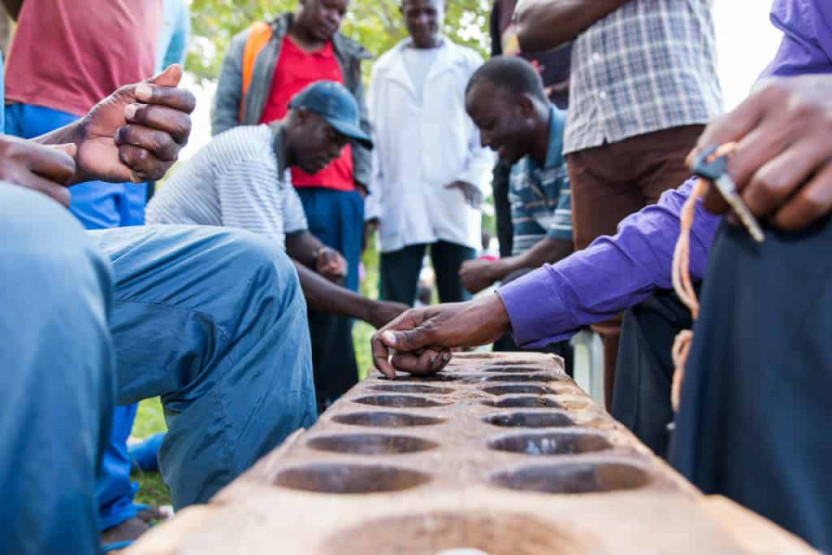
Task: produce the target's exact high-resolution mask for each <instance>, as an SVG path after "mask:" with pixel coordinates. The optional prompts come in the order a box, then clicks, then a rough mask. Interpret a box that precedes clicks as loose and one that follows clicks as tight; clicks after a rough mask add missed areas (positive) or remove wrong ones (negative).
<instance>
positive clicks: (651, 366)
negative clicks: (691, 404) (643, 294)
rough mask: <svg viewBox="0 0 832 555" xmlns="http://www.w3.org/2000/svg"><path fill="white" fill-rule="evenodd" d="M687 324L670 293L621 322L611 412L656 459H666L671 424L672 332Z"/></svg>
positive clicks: (685, 312)
mask: <svg viewBox="0 0 832 555" xmlns="http://www.w3.org/2000/svg"><path fill="white" fill-rule="evenodd" d="M690 326H691V317H690V312H689V311H688V309H687V308H686V307H685V306H684V305H683V304H682V303H681V302H679V300H678V299H677V297H676V294H675V293H674V292H673V291H660V292H659V293H657V294H655V295H653V296H652V297H650V298H648V299H647V300H645V301H643V302H642V303H641V304H639V305H638V306H636V307H634V308H631V309H630V310H628V311H627V312H625V313H624V321H623V323H622V324H621V341H620V344H619V347H618V362H617V364H616V368H615V389H614V392H613V398H612V410H611V413H612V415H613V417H614V418H615V419H616V420H618V421H619V422H621V423H622V424H624V425H625V426H627V428H629V429H630V430H631V431H632V432H633V433H634V434H635V435H636V437H638V438H639V439H640V440H641V442H642V443H644V444H645V445H647V447H649V448H650V449H652V450H653V452H654V453H656V454H657V455H659V456H660V457H665V458H666V457H667V448H668V444H669V439H670V436H669V434H668V431H667V425H668V424H669V423H670V422H672V421H673V408H672V407H671V405H670V389H671V384H672V382H673V360H672V359H671V356H670V350H671V347H672V346H673V340H674V339H675V338H676V334H678V333H679V331H681V330H683V329H690Z"/></svg>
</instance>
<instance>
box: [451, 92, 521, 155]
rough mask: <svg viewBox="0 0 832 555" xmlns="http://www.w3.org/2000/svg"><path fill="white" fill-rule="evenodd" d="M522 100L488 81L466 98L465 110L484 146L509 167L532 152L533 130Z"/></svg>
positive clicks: (469, 93)
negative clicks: (477, 130)
mask: <svg viewBox="0 0 832 555" xmlns="http://www.w3.org/2000/svg"><path fill="white" fill-rule="evenodd" d="M521 99H523V97H519V96H518V95H512V94H511V93H510V92H509V91H507V90H505V89H503V88H500V87H495V86H494V85H493V84H492V83H490V82H488V81H481V82H480V83H478V84H477V85H475V86H474V88H473V89H471V90H470V91H469V92H468V95H467V96H466V97H465V109H466V111H467V112H468V115H469V116H471V119H472V120H473V121H474V124H475V125H476V126H477V127H478V128H479V130H480V140H481V142H482V145H483V146H487V147H490V148H491V149H492V150H494V151H495V152H496V153H497V154H498V155H499V156H500V158H501V159H502V160H504V161H506V162H508V163H509V164H515V163H517V162H518V161H519V160H520V159H521V158H522V157H524V156H526V155H528V154H529V153H530V152H531V151H532V146H531V144H532V142H533V129H532V125H531V124H530V122H529V118H528V114H526V113H525V111H524V108H523V105H522V104H521Z"/></svg>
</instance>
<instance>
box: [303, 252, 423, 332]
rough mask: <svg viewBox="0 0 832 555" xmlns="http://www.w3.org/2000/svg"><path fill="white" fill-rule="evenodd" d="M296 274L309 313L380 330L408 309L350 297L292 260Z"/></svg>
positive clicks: (404, 306)
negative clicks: (337, 316)
mask: <svg viewBox="0 0 832 555" xmlns="http://www.w3.org/2000/svg"><path fill="white" fill-rule="evenodd" d="M293 262H294V264H295V269H296V270H297V271H298V278H299V279H300V286H301V289H303V296H304V297H306V304H307V306H309V308H310V309H312V310H317V311H319V312H327V313H329V314H338V315H339V316H347V317H349V318H355V319H357V320H362V321H364V322H367V323H368V324H370V325H372V326H374V327H376V328H380V327H382V326H384V325H386V324H387V323H389V322H390V321H391V320H393V319H394V318H395V317H397V316H398V315H399V314H401V313H402V312H404V311H405V310H407V308H408V307H407V306H406V305H403V304H399V303H390V302H383V301H376V300H373V299H368V298H367V297H362V296H361V295H359V294H357V293H353V292H352V291H350V290H349V289H347V288H346V287H341V286H340V285H336V284H334V283H332V282H330V281H327V280H326V279H324V278H323V277H321V276H320V275H318V274H316V273H315V272H313V271H312V270H310V269H309V268H307V267H306V266H304V265H303V264H301V263H300V262H298V261H297V260H293Z"/></svg>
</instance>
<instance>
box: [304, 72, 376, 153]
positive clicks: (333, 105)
mask: <svg viewBox="0 0 832 555" xmlns="http://www.w3.org/2000/svg"><path fill="white" fill-rule="evenodd" d="M289 108H292V109H303V110H309V111H310V112H314V113H316V114H318V115H319V116H321V117H323V118H324V119H325V120H326V121H327V123H329V124H330V125H331V126H332V127H334V128H335V130H336V131H338V132H339V133H341V134H342V135H344V136H345V137H348V138H350V139H353V140H355V141H358V142H359V143H360V144H361V145H362V146H364V147H367V148H373V141H372V140H370V137H368V136H367V134H366V133H364V131H362V130H361V119H360V117H359V115H358V104H357V103H356V102H355V98H354V97H353V96H352V93H351V92H350V91H348V90H347V89H346V88H345V87H344V86H343V85H340V84H339V83H336V82H334V81H316V82H314V83H312V84H311V85H308V86H307V87H306V88H304V89H303V90H302V91H300V92H299V93H298V94H296V95H295V96H293V97H292V101H291V102H289Z"/></svg>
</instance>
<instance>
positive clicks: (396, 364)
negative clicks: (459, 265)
mask: <svg viewBox="0 0 832 555" xmlns="http://www.w3.org/2000/svg"><path fill="white" fill-rule="evenodd" d="M510 328H511V322H510V320H509V317H508V312H507V311H506V308H505V306H504V305H503V301H502V300H501V299H500V297H499V296H497V295H496V294H493V295H488V296H486V297H483V298H482V299H475V300H473V301H468V302H465V303H449V304H440V305H435V306H429V307H426V308H412V309H410V310H408V311H407V312H405V313H404V314H402V315H401V316H399V317H398V318H396V319H395V320H393V321H392V322H390V323H389V324H387V325H386V326H385V327H384V328H382V329H380V330H379V331H377V332H376V333H374V334H373V338H372V340H371V345H372V349H373V365H375V367H376V369H378V370H379V371H380V372H382V373H383V374H384V375H386V376H388V377H390V378H393V377H395V375H396V370H401V371H403V372H408V373H411V374H416V375H420V376H427V375H430V374H434V373H436V372H439V371H440V370H442V368H444V367H445V365H446V364H448V362H449V361H450V360H451V351H450V350H451V349H452V348H454V347H473V346H476V345H486V344H488V343H493V342H494V341H496V340H497V339H499V338H500V337H502V336H503V335H505V334H506V333H507V332H508V331H509V330H510ZM391 353H392V355H393V356H392V359H391V358H390V354H391Z"/></svg>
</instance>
